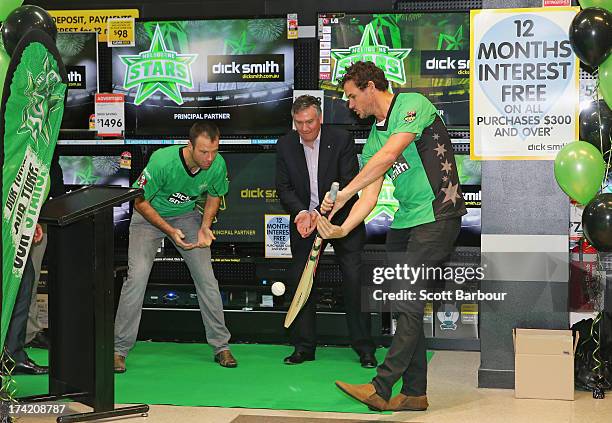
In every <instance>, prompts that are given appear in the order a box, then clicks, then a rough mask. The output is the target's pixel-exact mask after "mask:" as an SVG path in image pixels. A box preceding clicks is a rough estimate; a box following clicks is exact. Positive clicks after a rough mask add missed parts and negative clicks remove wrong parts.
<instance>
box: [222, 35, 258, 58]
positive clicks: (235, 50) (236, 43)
mask: <svg viewBox="0 0 612 423" xmlns="http://www.w3.org/2000/svg"><path fill="white" fill-rule="evenodd" d="M227 47H230V48H231V49H232V51H231V54H249V53H250V52H251V51H253V49H254V48H255V44H251V43H248V42H247V32H246V31H242V34H241V35H240V37H239V38H238V39H236V40H227V41H225V48H226V49H227Z"/></svg>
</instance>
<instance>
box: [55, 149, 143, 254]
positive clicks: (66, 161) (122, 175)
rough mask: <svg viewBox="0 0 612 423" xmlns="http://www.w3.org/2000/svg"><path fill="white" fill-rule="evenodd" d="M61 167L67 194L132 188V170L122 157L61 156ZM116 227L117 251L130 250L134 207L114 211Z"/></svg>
mask: <svg viewBox="0 0 612 423" xmlns="http://www.w3.org/2000/svg"><path fill="white" fill-rule="evenodd" d="M59 163H60V167H61V168H62V173H63V175H64V184H65V185H66V190H67V191H70V190H73V189H77V188H80V187H82V186H85V185H114V186H121V187H129V186H130V167H128V166H126V165H125V164H124V163H126V161H125V160H122V156H60V158H59ZM113 219H114V224H115V247H116V248H119V249H120V250H121V251H122V252H125V251H126V250H127V245H128V238H129V227H130V219H131V213H130V203H129V202H126V203H124V204H122V205H121V206H118V207H115V208H114V210H113Z"/></svg>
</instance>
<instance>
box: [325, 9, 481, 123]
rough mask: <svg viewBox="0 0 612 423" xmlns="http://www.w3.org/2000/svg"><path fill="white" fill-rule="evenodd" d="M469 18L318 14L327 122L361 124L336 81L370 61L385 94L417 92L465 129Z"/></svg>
mask: <svg viewBox="0 0 612 423" xmlns="http://www.w3.org/2000/svg"><path fill="white" fill-rule="evenodd" d="M469 23H470V15H469V13H467V12H428V13H395V14H366V13H358V14H352V13H320V14H319V17H318V36H319V87H320V89H322V90H323V94H324V121H325V123H328V124H330V123H331V124H345V125H364V126H365V125H367V126H370V125H371V124H372V118H369V119H358V118H357V117H356V115H355V114H354V113H353V112H351V111H350V110H349V109H348V108H347V106H346V101H345V100H346V99H345V98H344V93H343V91H342V87H340V86H339V81H340V80H341V78H342V77H343V76H344V74H345V73H346V69H347V68H348V67H349V66H350V65H351V64H352V63H354V62H356V61H372V62H374V63H375V64H376V65H377V66H378V67H380V68H381V69H382V70H383V71H384V72H385V76H386V77H387V79H388V80H389V82H390V83H391V87H390V90H391V91H392V92H394V93H399V92H420V93H422V94H424V95H425V96H426V97H427V98H429V100H430V101H431V102H432V103H433V104H434V105H435V106H436V107H437V108H438V110H439V111H440V115H441V117H442V119H443V120H444V122H445V123H446V125H447V126H448V127H451V128H466V127H468V126H469V47H470V39H469V38H470V28H469Z"/></svg>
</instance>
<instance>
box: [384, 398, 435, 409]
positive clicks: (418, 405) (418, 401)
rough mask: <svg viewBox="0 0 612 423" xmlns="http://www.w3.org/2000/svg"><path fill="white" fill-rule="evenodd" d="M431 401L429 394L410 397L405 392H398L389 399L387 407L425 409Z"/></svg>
mask: <svg viewBox="0 0 612 423" xmlns="http://www.w3.org/2000/svg"><path fill="white" fill-rule="evenodd" d="M428 406H429V403H428V402H427V395H421V396H419V397H409V396H408V395H404V394H397V395H396V396H394V397H393V398H391V399H390V400H389V405H388V407H387V410H388V411H425V410H427V407H428Z"/></svg>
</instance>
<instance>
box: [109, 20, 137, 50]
mask: <svg viewBox="0 0 612 423" xmlns="http://www.w3.org/2000/svg"><path fill="white" fill-rule="evenodd" d="M107 34H108V38H107V43H108V46H109V47H134V46H135V45H136V44H135V40H136V38H135V30H134V18H132V17H129V18H109V19H108V28H107Z"/></svg>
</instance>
